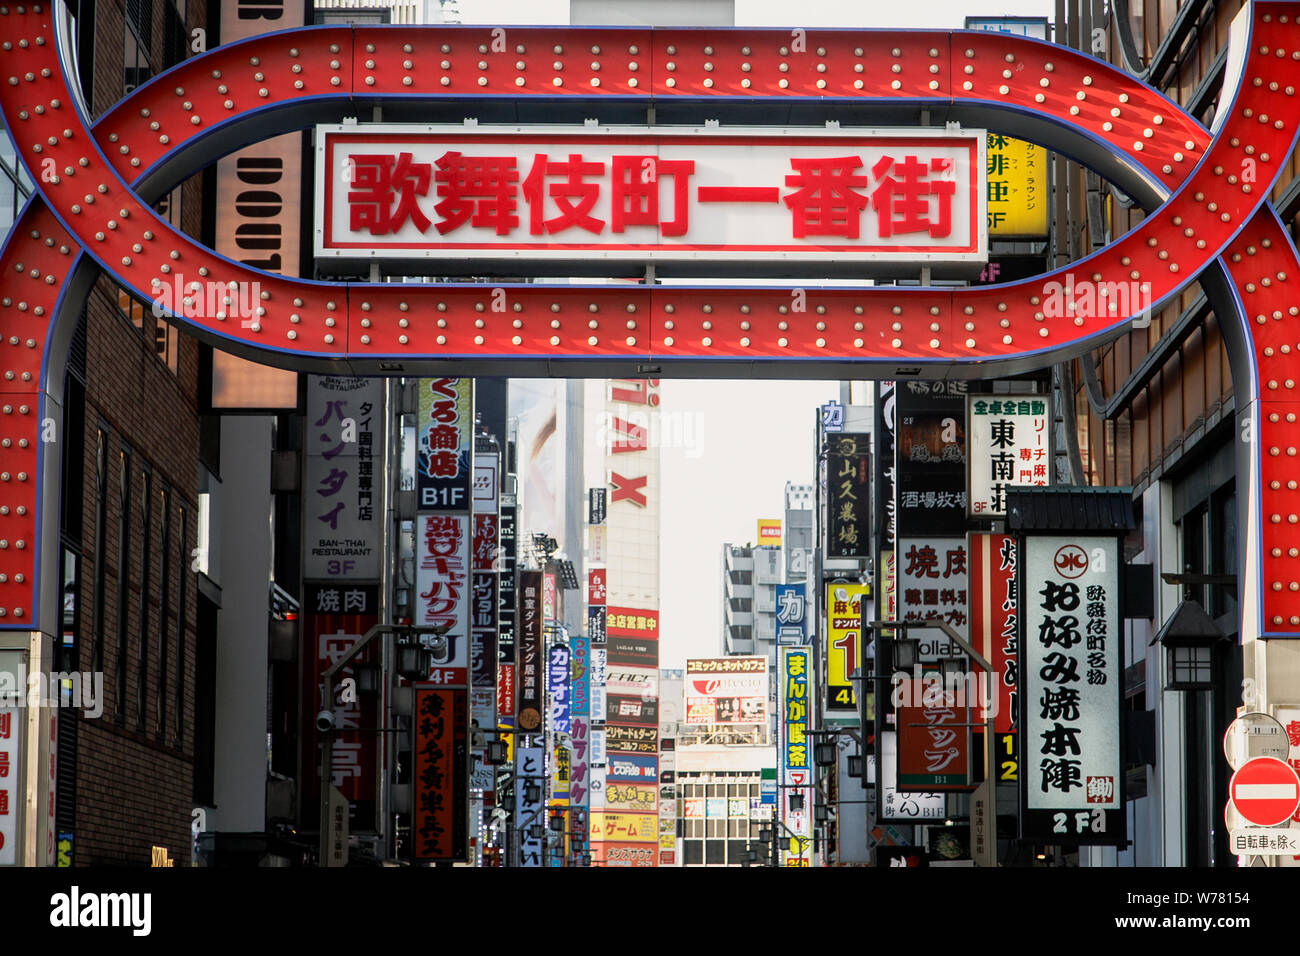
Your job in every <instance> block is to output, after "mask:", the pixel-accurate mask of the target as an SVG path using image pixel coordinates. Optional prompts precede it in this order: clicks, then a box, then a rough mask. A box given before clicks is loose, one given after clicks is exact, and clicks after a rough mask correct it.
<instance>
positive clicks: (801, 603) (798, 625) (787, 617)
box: [776, 584, 808, 644]
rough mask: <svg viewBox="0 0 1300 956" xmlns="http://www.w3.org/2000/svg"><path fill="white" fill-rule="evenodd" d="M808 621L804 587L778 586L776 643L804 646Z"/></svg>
mask: <svg viewBox="0 0 1300 956" xmlns="http://www.w3.org/2000/svg"><path fill="white" fill-rule="evenodd" d="M807 619H808V607H807V601H806V600H805V599H804V585H802V584H778V585H776V642H777V643H778V644H802V643H803V642H804V641H805V640H806V639H807V636H808V624H807Z"/></svg>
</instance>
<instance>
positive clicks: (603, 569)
mask: <svg viewBox="0 0 1300 956" xmlns="http://www.w3.org/2000/svg"><path fill="white" fill-rule="evenodd" d="M601 391H602V393H603V395H602V397H603V399H604V403H603V409H602V419H601V421H602V426H603V427H602V440H601V452H602V457H603V462H602V464H603V472H604V477H605V482H604V484H605V490H606V491H607V494H606V499H605V504H606V508H605V514H604V523H603V524H602V525H598V526H594V527H592V528H590V529H589V530H590V531H591V532H593V534H592V540H593V541H595V540H596V536H595V532H597V531H599V532H602V533H603V541H602V542H601V543H602V544H603V548H602V550H601V552H600V553H601V560H599V561H596V560H593V561H592V562H591V565H589V568H590V573H589V575H588V579H587V591H588V593H587V598H588V621H587V633H588V636H589V637H590V638H591V641H592V658H593V670H594V671H595V670H603V671H604V677H605V679H604V681H603V682H602V681H599V680H597V679H595V677H593V683H592V690H593V698H592V708H593V709H592V718H593V720H595V719H602V720H603V721H604V723H603V724H602V726H601V729H600V730H599V732H598V733H593V738H595V737H597V736H598V737H599V742H598V743H597V742H596V741H595V740H593V747H592V750H593V760H595V759H596V758H597V757H598V756H604V758H605V762H606V765H607V766H606V768H605V771H604V774H605V777H604V778H603V779H602V778H601V777H600V774H601V771H599V770H598V771H596V774H595V776H594V777H593V786H595V785H596V784H597V783H599V784H600V785H601V786H602V788H607V787H610V786H612V787H615V788H617V787H618V786H619V785H620V784H627V783H644V784H645V785H647V786H649V787H653V786H654V784H655V783H656V781H657V772H658V771H657V768H658V751H659V726H658V721H659V692H658V684H659V680H658V678H659V670H658V668H659V612H658V603H659V593H658V589H659V585H658V564H659V535H658V534H657V533H656V529H657V528H658V526H659V443H658V442H653V441H652V440H651V439H652V438H654V437H655V436H657V435H658V433H659V432H658V423H659V409H658V406H659V399H660V396H659V381H658V380H657V379H612V380H608V381H607V382H604V383H602V388H601ZM590 517H599V515H593V516H590ZM593 565H594V566H593ZM598 642H599V643H598ZM597 654H599V656H600V660H599V663H598V664H597V661H596V658H597ZM597 698H599V700H598V699H597ZM597 747H599V752H597ZM630 773H635V779H632V780H629V779H627V778H628V776H629V774H630ZM608 792H609V791H608V790H606V791H605V793H602V794H601V798H602V799H603V798H604V797H605V796H606V795H607V794H608ZM595 802H596V797H595V795H594V793H593V806H594V805H595ZM622 812H623V813H624V815H626V816H628V817H631V818H634V819H633V820H632V822H633V823H634V824H635V827H636V829H637V832H649V833H656V834H657V826H658V807H657V806H656V805H655V803H654V802H653V801H652V802H650V803H649V804H647V805H645V806H641V807H635V808H626V809H625V810H623V811H622ZM592 835H593V841H595V840H597V839H599V840H600V841H601V843H599V844H597V843H595V842H593V857H598V858H600V859H603V860H606V861H608V860H609V859H611V858H612V857H617V856H619V852H620V849H621V848H620V839H623V840H626V836H624V837H622V838H620V836H619V834H618V833H617V832H615V833H597V829H596V828H595V827H593V834H592ZM656 839H657V836H656ZM598 849H599V854H597V852H596V851H597V850H598ZM650 849H651V852H650V854H649V856H648V858H647V859H644V860H641V858H640V857H638V860H639V862H638V864H637V865H645V866H654V865H655V863H656V856H655V848H650ZM605 865H613V864H610V863H608V862H606V864H605Z"/></svg>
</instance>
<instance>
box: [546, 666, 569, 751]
mask: <svg viewBox="0 0 1300 956" xmlns="http://www.w3.org/2000/svg"><path fill="white" fill-rule="evenodd" d="M546 676H547V681H546V683H547V689H548V691H549V692H550V695H551V730H552V731H553V732H555V733H557V734H567V733H568V732H569V649H568V647H566V646H565V645H563V644H552V645H551V653H550V657H549V660H548V666H547V668H546Z"/></svg>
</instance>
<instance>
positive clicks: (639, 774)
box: [605, 754, 659, 783]
mask: <svg viewBox="0 0 1300 956" xmlns="http://www.w3.org/2000/svg"><path fill="white" fill-rule="evenodd" d="M607 761H608V766H607V767H606V769H605V779H606V780H608V781H609V782H610V783H658V782H659V766H658V764H659V758H658V757H657V756H655V755H654V754H651V755H649V756H645V755H642V754H609V755H608V756H607Z"/></svg>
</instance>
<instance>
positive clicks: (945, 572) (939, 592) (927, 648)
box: [895, 538, 970, 661]
mask: <svg viewBox="0 0 1300 956" xmlns="http://www.w3.org/2000/svg"><path fill="white" fill-rule="evenodd" d="M966 549H967V545H966V539H965V538H904V539H903V540H901V541H900V542H899V546H898V554H897V559H896V561H895V566H896V569H897V570H896V573H897V578H898V584H897V588H896V595H897V609H896V614H897V615H898V618H897V619H898V620H902V621H927V620H931V619H934V618H939V619H941V620H943V621H945V622H947V623H948V624H949V625H951V626H952V629H953V630H954V631H956V632H957V633H958V634H960V635H961V636H962V637H966V636H967V635H968V634H969V633H970V625H969V615H970V610H969V601H968V595H967V585H968V582H969V572H968V569H967V566H966V560H967V550H966ZM908 637H910V638H916V639H917V640H918V641H920V642H921V644H920V659H921V660H923V661H933V660H937V659H938V658H940V657H960V656H961V654H962V650H961V648H960V647H959V646H958V645H957V644H954V643H953V642H951V641H949V640H948V638H947V637H946V636H944V634H943V632H942V631H939V630H937V629H926V630H918V631H913V632H910V633H909V634H908Z"/></svg>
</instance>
